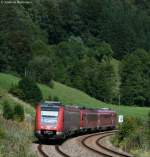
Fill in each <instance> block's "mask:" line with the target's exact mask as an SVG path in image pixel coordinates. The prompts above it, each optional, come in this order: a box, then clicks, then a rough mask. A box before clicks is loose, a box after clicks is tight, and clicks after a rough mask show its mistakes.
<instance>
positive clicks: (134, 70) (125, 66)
mask: <svg viewBox="0 0 150 157" xmlns="http://www.w3.org/2000/svg"><path fill="white" fill-rule="evenodd" d="M149 61H150V56H149V54H148V53H147V52H146V51H144V50H142V49H137V50H136V51H135V52H134V53H132V54H130V55H127V56H126V57H125V58H124V60H123V61H122V66H121V90H120V91H121V95H122V97H121V100H122V103H124V104H128V105H132V104H137V105H140V106H143V105H149V98H148V95H149V94H148V93H149V92H148V91H149Z"/></svg>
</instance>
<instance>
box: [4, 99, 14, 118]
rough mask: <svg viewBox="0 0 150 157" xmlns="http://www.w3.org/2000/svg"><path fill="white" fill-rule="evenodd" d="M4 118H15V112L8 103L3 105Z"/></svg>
mask: <svg viewBox="0 0 150 157" xmlns="http://www.w3.org/2000/svg"><path fill="white" fill-rule="evenodd" d="M3 105H4V106H3V117H4V118H5V119H13V118H14V111H13V108H12V107H11V105H10V104H9V103H8V102H5V103H4V104H3Z"/></svg>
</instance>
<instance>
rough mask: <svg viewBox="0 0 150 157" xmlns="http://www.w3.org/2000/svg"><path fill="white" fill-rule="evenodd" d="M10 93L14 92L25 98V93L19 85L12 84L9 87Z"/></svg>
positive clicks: (15, 94)
mask: <svg viewBox="0 0 150 157" xmlns="http://www.w3.org/2000/svg"><path fill="white" fill-rule="evenodd" d="M9 93H11V94H13V95H14V96H17V97H19V98H20V99H24V98H25V95H24V93H23V91H22V90H21V89H19V88H18V86H17V85H12V86H11V88H10V89H9Z"/></svg>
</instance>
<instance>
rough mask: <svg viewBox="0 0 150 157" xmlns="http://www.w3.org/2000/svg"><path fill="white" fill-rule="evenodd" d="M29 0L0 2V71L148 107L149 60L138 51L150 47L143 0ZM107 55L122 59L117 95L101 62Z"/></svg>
mask: <svg viewBox="0 0 150 157" xmlns="http://www.w3.org/2000/svg"><path fill="white" fill-rule="evenodd" d="M31 1H32V3H31V4H28V5H25V4H22V5H15V6H12V5H1V6H0V21H1V23H0V56H1V58H0V71H1V72H9V73H15V74H16V75H21V76H22V77H24V76H27V75H28V76H31V77H32V79H33V80H34V81H38V82H41V83H44V84H47V85H51V83H52V79H54V80H56V81H59V82H62V83H65V84H67V85H69V86H72V87H75V88H78V89H81V90H83V91H85V92H86V93H88V94H90V95H91V96H93V97H95V98H98V99H102V100H104V101H107V102H113V101H114V99H115V100H116V99H117V97H118V95H121V103H124V104H130V105H133V104H136V105H140V106H145V105H147V106H149V104H150V100H149V98H150V95H149V93H150V89H149V86H150V85H149V84H150V81H149V77H150V75H149V70H148V69H150V68H149V60H150V58H149V57H146V56H147V55H145V54H144V53H145V52H144V53H143V51H144V50H145V51H146V52H147V53H149V50H150V42H149V40H150V11H149V10H150V7H149V4H150V3H149V1H148V0H143V1H141V0H126V1H121V0H101V1H99V0H93V1H92V0H79V1H78V0H75V1H70V0H61V1H54V0H45V1H39V0H31ZM137 49H143V50H142V51H141V50H138V51H139V52H138V54H135V51H137ZM132 54H133V55H132ZM140 54H143V55H142V56H141V57H142V58H143V59H140ZM144 56H145V57H144ZM112 57H114V58H116V59H118V60H119V61H121V62H123V63H122V68H121V80H120V81H121V87H120V93H119V92H118V95H114V89H115V88H116V87H115V86H116V84H115V80H116V79H115V77H116V76H114V69H113V67H112V65H110V64H109V63H107V64H105V65H104V64H103V60H105V61H106V60H107V62H110V61H111V58H112ZM127 58H128V59H127ZM144 58H147V60H146V61H144V60H145V59H144ZM122 59H123V60H122ZM125 69H126V70H125ZM131 69H134V70H133V71H132V72H131ZM108 71H109V72H108ZM128 74H129V77H128V76H127V75H128ZM106 77H109V78H106ZM30 79H31V78H30ZM95 82H96V83H95ZM118 91H119V90H118ZM14 93H16V94H17V93H19V95H22V94H21V93H20V91H19V90H18V89H17V91H14Z"/></svg>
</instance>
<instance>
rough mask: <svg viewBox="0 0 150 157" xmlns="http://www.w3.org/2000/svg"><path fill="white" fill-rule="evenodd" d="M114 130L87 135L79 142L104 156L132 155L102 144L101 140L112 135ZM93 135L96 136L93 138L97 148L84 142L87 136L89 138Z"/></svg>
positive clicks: (124, 156)
mask: <svg viewBox="0 0 150 157" xmlns="http://www.w3.org/2000/svg"><path fill="white" fill-rule="evenodd" d="M115 132H116V131H108V132H103V133H100V134H94V135H89V136H86V137H85V138H84V139H83V140H82V141H81V142H82V144H83V146H84V147H86V148H87V149H89V150H91V151H93V152H95V153H97V154H99V155H100V156H104V157H132V156H131V155H130V154H127V153H123V152H119V151H117V150H114V149H111V148H108V147H107V146H105V145H103V144H102V140H104V138H106V137H108V136H111V135H113V134H114V133H115ZM95 136H96V137H98V138H97V139H96V140H95V145H97V146H98V147H99V149H98V148H94V147H91V146H90V145H89V144H87V142H86V141H87V140H88V139H89V138H90V139H91V138H93V137H95ZM99 136H100V137H99Z"/></svg>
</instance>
